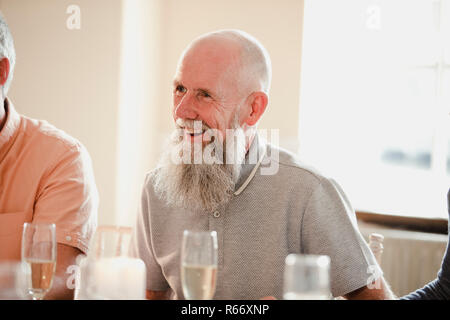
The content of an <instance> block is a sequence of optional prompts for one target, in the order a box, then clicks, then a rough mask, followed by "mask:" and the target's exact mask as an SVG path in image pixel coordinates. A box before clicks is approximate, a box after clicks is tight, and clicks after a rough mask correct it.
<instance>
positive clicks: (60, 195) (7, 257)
mask: <svg viewBox="0 0 450 320" xmlns="http://www.w3.org/2000/svg"><path fill="white" fill-rule="evenodd" d="M0 59H1V60H0V89H1V90H0V91H1V92H0V95H1V100H0V101H2V102H3V103H2V104H1V105H0V262H4V261H17V260H20V259H21V237H22V229H23V224H24V223H25V222H33V223H54V224H55V225H56V241H57V265H56V274H55V278H54V281H53V286H52V289H51V291H50V292H49V293H48V294H47V296H46V298H47V299H73V294H74V293H73V288H72V289H71V288H70V286H68V285H67V284H68V283H69V281H68V278H69V277H70V275H71V274H69V273H66V270H67V267H68V266H70V265H74V264H76V257H77V256H78V255H80V254H86V253H87V250H88V244H89V241H90V238H91V237H92V235H93V233H94V232H95V229H96V226H97V208H98V192H97V187H96V185H95V180H94V174H93V170H92V163H91V159H90V157H89V154H88V152H87V150H86V149H85V148H84V147H83V145H82V144H81V143H80V142H78V141H77V140H76V139H74V138H72V137H71V136H69V135H68V134H66V133H65V132H63V131H62V130H59V129H57V128H55V127H54V126H52V125H51V124H49V123H47V122H46V121H40V120H34V119H30V118H28V117H26V116H23V115H20V114H19V113H18V112H17V111H16V109H15V108H14V106H13V104H12V102H11V100H9V99H8V98H7V97H6V94H7V93H8V89H9V87H10V85H11V81H12V77H13V71H14V64H15V50H14V43H13V38H12V35H11V33H10V31H9V28H8V26H7V24H6V22H5V20H4V18H3V17H1V16H0ZM42 103H45V102H42Z"/></svg>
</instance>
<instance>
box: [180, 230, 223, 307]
mask: <svg viewBox="0 0 450 320" xmlns="http://www.w3.org/2000/svg"><path fill="white" fill-rule="evenodd" d="M217 259H218V258H217V233H216V231H211V232H209V231H200V232H197V231H189V230H185V231H184V233H183V243H182V247H181V282H182V287H183V294H184V297H185V298H186V300H211V299H212V298H213V297H214V293H215V291H216V277H217Z"/></svg>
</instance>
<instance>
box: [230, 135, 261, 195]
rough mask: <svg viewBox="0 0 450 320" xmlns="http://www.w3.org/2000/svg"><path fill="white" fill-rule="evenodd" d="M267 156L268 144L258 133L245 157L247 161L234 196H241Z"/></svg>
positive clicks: (242, 168)
mask: <svg viewBox="0 0 450 320" xmlns="http://www.w3.org/2000/svg"><path fill="white" fill-rule="evenodd" d="M265 154H266V144H265V141H264V139H262V138H261V137H260V136H259V135H258V133H256V135H255V138H254V139H253V141H252V143H251V145H250V148H249V149H248V151H247V154H246V155H245V160H244V162H243V163H242V165H241V171H240V175H239V179H238V182H237V183H236V187H235V192H234V195H235V196H237V195H239V194H240V193H241V192H242V191H244V189H245V188H246V187H247V185H248V184H249V183H250V181H251V180H252V179H253V177H254V176H255V174H256V171H257V170H258V168H259V166H260V165H261V162H262V160H263V158H264V156H265Z"/></svg>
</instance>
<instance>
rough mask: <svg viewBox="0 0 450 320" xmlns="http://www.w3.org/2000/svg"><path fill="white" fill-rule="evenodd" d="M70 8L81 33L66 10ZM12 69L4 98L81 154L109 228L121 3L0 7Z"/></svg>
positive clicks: (60, 1)
mask: <svg viewBox="0 0 450 320" xmlns="http://www.w3.org/2000/svg"><path fill="white" fill-rule="evenodd" d="M70 4H78V5H79V7H80V9H81V29H80V30H69V29H67V27H66V20H67V18H68V17H69V15H68V14H67V13H66V9H67V7H68V6H69V5H70ZM0 10H1V11H2V13H3V14H4V16H5V18H6V20H7V21H8V24H9V26H10V29H11V32H12V34H13V37H14V40H15V47H16V54H17V62H16V70H15V75H14V80H13V82H12V85H11V89H10V92H9V94H8V96H9V97H10V98H11V99H12V101H13V103H14V105H15V107H16V108H17V110H18V111H19V112H20V113H22V114H25V115H27V116H29V117H32V118H37V119H45V120H47V121H49V122H50V123H52V124H54V125H55V126H57V127H58V128H60V129H63V130H64V131H66V132H67V133H69V134H70V135H72V136H74V137H76V138H77V139H79V140H80V141H81V142H82V143H83V144H84V145H85V146H86V147H87V149H88V150H89V152H90V155H91V157H92V160H93V165H94V172H95V177H96V181H97V186H98V189H99V193H100V214H99V217H100V219H99V222H100V223H102V224H104V223H114V222H115V202H114V199H115V197H116V190H115V185H116V179H117V177H116V176H117V174H116V171H117V160H116V148H117V142H116V140H117V134H118V131H117V121H118V101H119V100H118V99H119V93H118V89H119V57H120V55H119V53H120V51H119V50H120V35H121V34H120V30H121V23H120V21H121V1H119V0H95V1H92V0H77V1H69V0H20V1H17V0H1V1H0Z"/></svg>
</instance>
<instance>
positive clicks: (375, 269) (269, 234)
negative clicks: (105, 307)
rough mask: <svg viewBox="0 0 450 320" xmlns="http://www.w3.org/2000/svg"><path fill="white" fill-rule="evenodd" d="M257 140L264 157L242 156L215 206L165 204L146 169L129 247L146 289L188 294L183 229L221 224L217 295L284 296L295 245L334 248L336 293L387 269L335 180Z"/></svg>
mask: <svg viewBox="0 0 450 320" xmlns="http://www.w3.org/2000/svg"><path fill="white" fill-rule="evenodd" d="M255 148H256V149H257V151H258V152H257V154H258V155H259V156H258V159H261V160H262V163H261V165H260V166H257V169H256V171H255V172H252V171H253V170H254V169H255V164H248V163H247V164H243V166H242V171H241V178H240V179H239V181H238V183H237V188H236V190H237V191H238V192H235V195H234V196H233V198H232V199H231V201H230V202H229V203H228V204H227V205H226V206H224V207H222V208H219V209H218V210H217V211H215V212H192V211H188V210H185V209H182V208H173V207H169V206H167V205H166V204H165V202H164V201H162V200H161V199H159V198H158V196H156V195H155V192H154V187H153V177H154V172H155V170H158V169H155V170H153V171H151V172H150V173H149V174H148V175H147V176H146V179H145V183H144V187H143V191H142V200H141V203H140V208H139V212H138V217H137V223H136V226H135V229H134V232H133V237H132V244H131V246H132V248H131V252H132V254H133V255H134V256H136V257H139V258H141V259H142V260H143V261H144V262H145V265H146V267H147V289H148V290H155V291H158V290H167V289H170V290H171V298H172V299H183V298H184V295H183V292H182V287H181V278H180V251H181V242H182V235H183V230H185V229H190V230H202V231H207V230H209V231H212V230H215V231H217V236H218V248H219V261H218V275H217V288H216V293H215V296H214V299H242V300H245V299H259V298H261V297H264V296H275V297H276V298H278V299H282V296H283V272H284V262H285V258H286V256H287V255H288V254H290V253H305V254H318V255H328V256H329V257H330V259H331V269H330V277H331V291H332V294H333V296H335V297H336V296H341V295H345V294H347V293H349V292H351V291H354V290H356V289H359V288H361V287H364V286H366V285H367V283H368V282H367V281H368V279H370V277H372V280H373V279H374V274H375V275H376V276H375V278H377V277H378V276H379V275H381V274H382V272H381V269H380V268H379V266H378V264H377V263H376V260H375V258H374V256H373V254H372V252H371V251H370V249H369V248H368V246H367V244H366V242H365V241H364V239H363V237H362V236H361V234H360V232H359V230H358V227H357V222H356V217H355V214H354V210H353V209H352V207H351V205H350V202H349V201H348V199H347V198H346V196H345V194H344V193H343V191H342V190H341V189H340V187H339V186H338V185H337V184H336V182H334V181H333V180H331V179H328V178H325V177H324V176H322V175H320V174H319V173H318V172H316V171H315V170H314V169H312V168H309V167H307V166H305V165H303V164H302V163H301V162H300V161H299V160H298V159H297V158H296V156H295V155H293V154H291V153H289V152H288V151H286V150H283V149H279V148H276V147H274V146H273V145H271V144H268V143H266V142H265V141H264V140H263V139H261V138H260V137H258V136H257V138H256V139H255V140H254V142H253V143H252V145H251V148H250V149H251V150H252V151H255V150H254V149H255ZM246 160H247V161H248V154H247V158H246ZM253 163H255V161H253ZM269 168H272V169H273V168H275V169H277V170H272V169H269ZM264 170H266V172H264ZM268 171H276V174H271V175H268V174H267V172H268ZM252 173H254V174H252Z"/></svg>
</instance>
